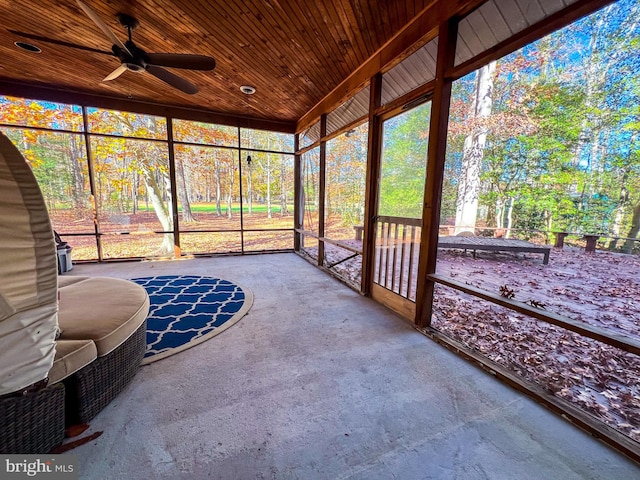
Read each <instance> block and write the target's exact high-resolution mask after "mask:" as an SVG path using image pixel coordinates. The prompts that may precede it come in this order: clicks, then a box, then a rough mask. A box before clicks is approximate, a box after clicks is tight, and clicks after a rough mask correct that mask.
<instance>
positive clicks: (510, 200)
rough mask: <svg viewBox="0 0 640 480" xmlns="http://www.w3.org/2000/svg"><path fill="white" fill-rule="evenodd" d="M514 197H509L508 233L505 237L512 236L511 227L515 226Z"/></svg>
mask: <svg viewBox="0 0 640 480" xmlns="http://www.w3.org/2000/svg"><path fill="white" fill-rule="evenodd" d="M513 204H514V201H513V197H510V198H509V211H508V212H507V233H506V234H505V236H504V238H511V227H513Z"/></svg>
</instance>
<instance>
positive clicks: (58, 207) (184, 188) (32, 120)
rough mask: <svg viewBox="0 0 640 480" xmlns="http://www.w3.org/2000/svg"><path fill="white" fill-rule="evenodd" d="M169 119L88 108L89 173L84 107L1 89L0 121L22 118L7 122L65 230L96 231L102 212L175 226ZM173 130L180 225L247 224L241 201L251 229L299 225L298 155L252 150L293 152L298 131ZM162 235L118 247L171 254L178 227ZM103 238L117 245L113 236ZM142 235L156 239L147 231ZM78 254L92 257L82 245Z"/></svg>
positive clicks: (107, 228)
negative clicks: (295, 157)
mask: <svg viewBox="0 0 640 480" xmlns="http://www.w3.org/2000/svg"><path fill="white" fill-rule="evenodd" d="M166 122H167V120H166V119H165V118H163V117H154V116H150V115H140V114H134V113H129V112H117V111H109V110H103V109H97V108H87V126H88V131H89V132H90V135H89V137H88V147H89V149H90V151H91V160H92V162H91V168H92V170H91V173H90V172H89V163H88V161H87V143H86V142H85V136H84V134H83V133H82V130H83V128H84V127H83V118H82V111H81V108H80V107H78V106H72V105H60V104H54V103H51V102H44V101H34V100H29V99H18V98H11V97H0V123H3V124H7V125H16V127H2V131H3V132H4V133H6V134H7V135H8V136H9V137H10V138H11V139H12V141H13V142H14V143H15V144H16V146H18V148H19V149H20V150H21V151H22V153H23V154H24V155H25V157H26V158H27V161H29V163H30V165H31V167H32V168H33V171H34V174H35V175H36V178H37V180H38V183H39V184H40V187H41V190H42V192H43V194H44V196H45V200H46V202H47V206H48V209H49V212H50V215H51V218H52V221H53V224H54V228H56V229H57V230H58V231H59V233H61V234H65V233H86V234H92V233H93V232H94V217H95V218H96V220H97V222H98V225H99V228H100V231H101V232H103V233H108V232H119V233H121V232H152V231H164V232H170V231H172V230H173V228H174V225H173V215H172V209H173V206H172V201H173V197H172V191H171V180H170V173H169V150H168V148H169V146H168V143H167V124H166ZM29 127H35V128H29ZM41 129H42V130H41ZM44 129H46V130H44ZM74 132H78V133H74ZM173 135H174V153H175V166H176V168H175V170H176V171H175V181H176V183H175V184H176V195H175V197H176V198H177V202H178V210H179V221H180V228H181V230H185V231H186V230H208V229H214V230H239V229H240V204H241V203H243V209H242V214H243V215H244V216H245V217H246V220H247V226H246V227H245V228H254V229H255V228H292V227H293V217H292V212H293V155H291V154H280V153H267V152H262V151H254V150H252V149H260V150H270V151H282V152H287V151H288V152H292V151H293V141H292V139H293V136H292V135H284V134H278V133H275V132H266V131H258V130H249V129H240V137H241V138H239V137H238V135H239V130H238V129H237V128H235V127H225V126H218V125H210V124H203V123H198V122H189V121H183V120H174V124H173ZM180 142H183V143H180ZM239 145H242V146H243V150H240V151H239V148H238V147H239ZM240 157H242V161H243V162H244V163H243V164H242V165H240V161H241V160H240ZM241 168H243V169H244V172H243V175H242V185H241V179H240V177H241V176H240V170H241ZM91 182H93V191H94V192H95V197H92V195H91ZM241 189H242V193H241ZM241 197H242V198H241ZM155 238H156V240H152V241H151V243H153V244H154V245H155V244H156V243H157V241H158V240H159V241H160V243H159V244H158V245H155V246H154V247H153V249H152V251H149V249H148V246H146V245H139V246H138V247H134V248H133V249H132V248H130V247H131V246H130V245H127V246H126V251H124V250H123V251H121V252H120V253H118V251H117V248H116V246H115V245H113V248H112V249H111V251H110V256H116V257H117V256H148V255H164V254H172V253H173V251H174V239H173V235H172V234H170V233H166V234H163V235H159V236H157V237H155ZM193 238H195V237H192V239H193ZM238 238H239V237H237V236H236V235H233V240H229V242H227V243H229V244H228V245H226V246H225V245H221V246H220V248H221V249H222V250H223V251H236V248H237V249H239V247H234V246H233V245H231V244H235V243H237V239H238ZM105 241H108V242H111V243H112V244H113V239H106V240H105ZM141 241H142V242H146V243H149V238H148V237H147V239H146V240H141ZM125 243H135V240H133V239H129V241H128V242H125ZM199 243H200V244H201V245H199V247H198V248H201V249H202V250H199V251H202V252H208V251H211V249H212V248H214V246H213V245H211V242H209V244H210V245H209V246H206V245H202V242H199ZM218 243H222V244H224V243H225V241H224V240H222V241H221V242H218ZM289 243H290V242H289ZM122 248H125V245H124V243H123V245H122ZM279 248H282V247H279ZM285 248H286V247H285ZM114 249H115V250H114ZM93 251H94V252H95V248H94V249H93ZM77 255H78V257H77V258H85V257H83V256H82V255H83V253H82V252H77ZM88 255H89V257H88V258H95V256H91V254H90V253H89V254H88ZM94 255H95V253H94Z"/></svg>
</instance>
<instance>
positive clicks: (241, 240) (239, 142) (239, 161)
mask: <svg viewBox="0 0 640 480" xmlns="http://www.w3.org/2000/svg"><path fill="white" fill-rule="evenodd" d="M267 155H269V154H268V153H267ZM230 174H231V175H233V171H232V172H230ZM238 182H239V183H240V185H238V186H239V187H240V253H242V254H243V255H244V211H243V210H244V207H243V203H242V135H240V127H238Z"/></svg>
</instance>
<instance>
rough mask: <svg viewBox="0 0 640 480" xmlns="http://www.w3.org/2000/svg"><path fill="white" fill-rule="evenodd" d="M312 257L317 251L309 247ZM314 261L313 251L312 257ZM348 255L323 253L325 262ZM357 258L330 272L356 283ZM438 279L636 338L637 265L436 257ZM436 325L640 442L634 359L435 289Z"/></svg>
mask: <svg viewBox="0 0 640 480" xmlns="http://www.w3.org/2000/svg"><path fill="white" fill-rule="evenodd" d="M309 253H310V254H311V255H313V254H314V253H316V252H315V249H313V248H311V249H309ZM316 255H317V253H316ZM347 256H348V252H347V251H345V250H343V249H339V248H337V247H333V246H330V247H329V248H327V260H328V261H329V262H330V263H335V262H338V261H339V260H340V259H342V258H346V257H347ZM360 269H361V258H360V257H359V256H358V257H356V258H354V259H351V260H347V261H345V262H342V263H339V264H338V265H336V266H335V267H334V268H333V270H335V271H336V273H339V274H340V275H341V276H343V277H344V278H345V279H346V280H347V281H348V283H350V284H352V285H359V277H360ZM437 272H438V273H440V274H443V275H447V276H449V277H452V278H454V279H456V280H458V281H461V282H464V283H466V284H469V285H474V286H476V287H479V288H482V289H484V290H487V291H490V292H493V293H496V294H500V291H501V290H502V291H503V292H512V295H513V297H514V299H515V300H519V301H522V302H526V303H529V304H530V305H535V306H537V307H538V308H544V309H545V310H547V311H549V312H555V313H558V314H560V315H563V316H566V317H567V318H571V319H574V320H579V321H582V322H585V323H588V324H590V325H595V326H599V327H602V328H605V329H607V330H608V331H610V332H612V333H616V334H622V335H625V336H628V337H632V338H635V339H636V340H637V339H638V338H640V279H639V278H638V273H639V272H640V258H639V257H638V256H631V255H623V254H616V253H610V252H606V251H598V252H596V253H595V254H586V253H584V250H582V249H577V248H566V247H565V249H564V250H557V249H553V251H552V252H551V259H550V262H549V264H548V265H543V264H542V257H541V256H540V255H530V254H517V255H503V254H496V253H490V252H478V254H477V255H476V258H473V256H472V254H471V253H470V252H466V253H465V252H463V251H460V250H441V251H440V252H439V258H438V265H437ZM434 306H435V313H434V318H433V324H432V326H433V327H434V328H436V329H438V330H440V331H441V332H442V333H444V334H446V335H449V336H451V337H452V338H454V339H455V340H458V341H460V342H462V343H464V344H465V345H467V346H468V347H470V348H472V349H474V350H476V351H478V352H480V353H482V354H483V355H486V356H487V357H488V358H490V359H491V360H493V361H495V362H497V363H499V364H501V365H503V366H505V367H507V368H508V369H510V370H511V371H513V372H515V373H517V374H518V375H520V376H522V377H523V378H525V379H527V380H529V381H532V382H534V383H536V384H538V385H540V386H542V387H543V388H544V389H546V390H547V391H549V392H551V393H552V394H554V395H556V396H557V397H560V398H562V399H564V400H566V401H568V402H570V403H572V404H574V405H575V406H577V407H579V408H580V409H582V410H583V411H585V412H588V413H589V414H591V415H593V416H595V417H596V418H598V419H600V420H602V421H603V422H604V423H606V424H607V425H609V426H611V427H613V428H615V429H617V430H619V431H620V432H622V433H624V434H625V435H628V436H629V437H630V438H632V439H634V440H635V441H638V442H640V357H638V356H637V355H634V354H631V353H627V352H624V351H622V350H620V349H618V348H616V347H612V346H610V345H607V344H604V343H602V342H599V341H596V340H592V339H590V338H586V337H584V336H581V335H579V334H575V333H572V332H570V331H567V330H565V329H563V328H560V327H556V326H553V325H549V324H546V323H544V322H540V321H537V320H535V319H533V318H530V317H527V316H524V315H521V314H518V313H517V312H514V311H511V310H508V309H506V308H504V307H500V306H498V305H495V304H492V303H489V302H486V301H482V300H479V299H477V298H474V297H471V296H469V295H465V294H463V293H460V292H458V291H456V290H454V289H452V288H449V287H444V286H441V285H438V286H437V288H436V294H435V299H434Z"/></svg>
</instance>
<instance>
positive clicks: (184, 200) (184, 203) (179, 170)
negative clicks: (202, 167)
mask: <svg viewBox="0 0 640 480" xmlns="http://www.w3.org/2000/svg"><path fill="white" fill-rule="evenodd" d="M175 165H176V184H177V188H178V200H180V206H181V207H182V221H183V222H185V223H191V222H195V221H196V219H195V218H193V213H192V212H191V202H189V194H188V191H187V182H186V180H185V178H184V165H183V164H182V160H180V159H178V158H176V161H175Z"/></svg>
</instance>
